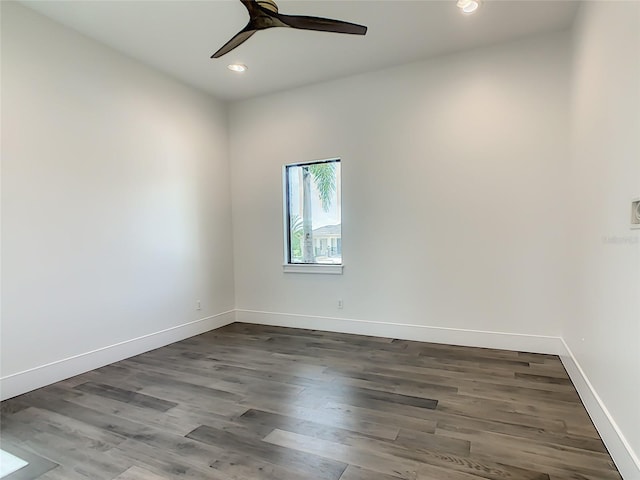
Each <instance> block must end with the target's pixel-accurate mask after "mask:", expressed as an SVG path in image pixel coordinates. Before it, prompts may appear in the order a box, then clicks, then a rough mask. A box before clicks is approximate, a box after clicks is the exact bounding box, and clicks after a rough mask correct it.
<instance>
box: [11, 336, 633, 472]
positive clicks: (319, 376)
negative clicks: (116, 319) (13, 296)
mask: <svg viewBox="0 0 640 480" xmlns="http://www.w3.org/2000/svg"><path fill="white" fill-rule="evenodd" d="M0 420H1V424H0V428H1V430H2V431H1V432H0V433H1V435H2V440H3V443H4V444H7V445H14V446H15V447H16V448H20V449H22V451H24V452H28V454H30V455H33V458H36V459H37V458H40V459H42V462H41V463H40V465H41V466H43V467H46V468H47V469H48V471H46V472H45V471H44V470H43V471H42V472H41V473H38V474H37V475H36V476H35V477H28V478H29V479H30V480H33V478H37V480H88V479H90V480H168V479H181V480H196V479H197V480H201V479H205V478H206V479H208V480H299V479H318V480H339V479H340V480H483V479H484V480H621V477H620V474H619V473H618V471H617V470H616V468H615V465H614V464H613V461H612V460H611V457H610V456H609V454H608V452H607V450H606V448H605V446H604V444H603V442H602V440H601V439H600V437H599V436H598V433H597V431H596V430H595V428H594V426H593V424H592V422H591V420H590V418H589V416H588V414H587V413H586V410H585V409H584V406H583V405H582V403H581V402H580V399H579V397H578V395H577V392H576V391H575V388H574V386H573V384H572V383H571V381H570V379H569V377H568V375H567V373H566V371H565V369H564V367H563V365H562V362H561V361H560V359H559V358H558V357H557V356H554V355H538V354H533V353H527V352H515V351H505V350H496V349H484V348H473V347H457V346H451V345H441V344H433V343H421V342H412V341H409V340H397V339H391V338H376V337H367V336H359V335H346V334H340V333H334V332H323V331H319V330H303V329H291V328H281V327H272V326H264V325H252V324H231V325H228V326H226V327H223V328H220V329H217V330H213V331H211V332H207V333H205V334H202V335H198V336H195V337H192V338H189V339H186V340H183V341H180V342H176V343H174V344H171V345H167V346H166V347H163V348H159V349H156V350H153V351H150V352H147V353H144V354H141V355H137V356H135V357H132V358H129V359H126V360H123V361H121V362H116V363H114V364H111V365H107V366H104V367H101V368H98V369H96V370H93V371H90V372H86V373H84V374H81V375H78V376H76V377H73V378H69V379H67V380H64V381H62V382H59V383H57V384H53V385H50V386H48V387H45V388H42V389H39V390H35V391H33V392H30V393H28V394H25V395H21V396H19V397H16V398H13V399H10V400H7V401H4V402H2V403H1V404H0ZM56 464H57V466H56ZM8 480H13V479H8Z"/></svg>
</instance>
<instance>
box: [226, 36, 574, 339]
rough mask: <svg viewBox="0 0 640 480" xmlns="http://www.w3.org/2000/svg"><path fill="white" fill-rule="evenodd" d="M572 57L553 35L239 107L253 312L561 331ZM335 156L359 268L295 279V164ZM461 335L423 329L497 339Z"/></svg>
mask: <svg viewBox="0 0 640 480" xmlns="http://www.w3.org/2000/svg"><path fill="white" fill-rule="evenodd" d="M569 64H570V38H569V35H568V34H553V35H547V36H545V38H534V39H528V40H524V41H520V42H517V43H512V44H508V45H503V46H498V47H494V48H490V49H481V50H477V51H472V52H468V53H464V54H458V55H454V56H446V57H442V58H438V59H434V60H431V61H426V62H421V63H415V64H411V65H406V66H402V67H398V68H393V69H390V70H384V71H380V72H374V73H371V74H365V75H359V76H354V77H350V78H347V79H343V80H338V81H334V82H330V83H323V84H320V85H315V86H310V87H306V88H300V89H297V90H293V91H287V92H284V93H280V94H275V95H271V96H267V97H261V98H258V99H250V100H247V101H244V102H239V103H234V104H232V106H231V111H230V138H231V141H230V145H231V169H232V198H233V218H234V247H235V256H234V258H235V260H234V262H235V267H236V305H237V307H238V309H240V312H239V316H238V318H239V319H241V320H243V319H244V320H250V321H274V322H276V323H277V322H285V323H286V321H285V320H282V318H283V316H282V315H280V314H283V313H284V314H300V315H303V316H321V317H338V318H344V319H355V320H366V321H374V322H383V323H389V324H391V327H393V326H395V325H397V324H410V325H412V326H415V325H417V326H431V327H443V328H453V329H465V330H480V331H495V332H508V333H513V334H525V335H540V336H559V334H560V331H561V321H562V318H563V316H564V312H565V301H564V297H565V293H566V292H565V290H566V285H565V283H564V280H565V279H564V277H563V276H562V275H559V274H558V270H559V269H558V265H559V264H562V262H563V258H562V254H563V231H562V220H563V217H562V209H560V208H559V207H558V202H559V199H560V198H563V196H562V189H563V187H564V173H565V170H566V157H567V155H568V141H567V135H568V132H569V126H568V112H569V109H568V87H569V70H570V69H569ZM332 156H339V157H341V158H342V160H343V166H342V168H343V180H342V186H343V187H342V188H343V190H342V194H343V197H342V201H343V230H342V233H343V259H344V262H345V269H344V274H343V275H342V276H329V275H304V274H290V273H287V274H284V273H283V271H282V267H281V265H282V262H283V255H282V242H283V233H282V222H283V220H282V194H281V190H282V180H281V166H282V165H283V164H285V163H290V162H299V161H307V160H314V159H322V158H327V157H332ZM339 298H340V299H343V300H344V309H343V310H338V309H337V299H339ZM243 310H252V311H258V312H274V313H276V314H277V315H275V316H273V315H270V316H269V315H264V313H253V312H243ZM276 317H280V320H277V319H276ZM288 318H289V320H288V322H290V323H291V324H298V325H304V326H311V327H315V328H332V327H334V326H335V328H336V329H342V330H344V329H345V328H349V327H348V325H347V324H346V323H344V322H337V323H336V322H335V321H333V320H330V319H327V318H324V319H313V318H311V319H310V318H301V317H288ZM353 325H356V324H352V326H353ZM378 327H380V325H375V324H369V325H360V326H359V327H354V329H355V331H369V332H371V333H372V334H376V333H384V332H385V331H387V332H392V333H393V334H394V335H395V336H402V335H409V336H410V335H412V334H415V332H416V330H415V329H413V330H411V329H410V330H409V333H408V334H405V333H402V331H401V330H400V329H398V328H395V329H394V328H391V329H390V330H389V329H385V328H382V330H380V329H379V328H378ZM411 332H413V333H411ZM443 332H444V333H443ZM458 333H461V332H452V331H441V330H427V331H425V333H424V336H423V337H421V339H423V340H429V339H432V340H443V341H453V342H455V343H465V342H467V341H469V342H470V343H472V344H475V343H477V342H480V343H483V344H486V345H487V346H489V343H490V342H491V341H492V340H489V339H488V337H487V336H482V335H475V336H473V335H472V336H468V335H466V334H470V332H462V333H464V334H465V335H458ZM514 338H515V337H514V336H511V337H510V338H509V339H507V340H506V343H504V344H502V343H500V342H498V344H496V345H491V346H508V345H510V346H511V348H514V344H513V343H509V342H512V341H513V340H514ZM522 338H524V340H522V341H521V342H520V343H518V345H516V346H519V347H520V348H522V349H527V348H533V349H538V350H539V349H540V347H538V346H532V344H530V343H528V342H529V341H530V340H531V339H530V338H528V337H522ZM545 348H546V347H545Z"/></svg>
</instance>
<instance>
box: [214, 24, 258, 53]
mask: <svg viewBox="0 0 640 480" xmlns="http://www.w3.org/2000/svg"><path fill="white" fill-rule="evenodd" d="M247 27H248V26H247ZM247 27H245V29H244V30H241V31H240V32H238V33H237V34H236V35H235V36H234V37H233V38H232V39H231V40H229V41H228V42H227V43H225V44H224V45H223V46H222V48H221V49H220V50H218V51H217V52H216V53H214V54H213V55H211V58H220V57H221V56H223V55H224V54H226V53H229V52H230V51H231V50H233V49H234V48H236V47H238V46H240V45H241V44H243V43H244V42H246V41H247V40H249V37H251V35H253V34H254V33H256V31H257V30H254V29H248V28H247Z"/></svg>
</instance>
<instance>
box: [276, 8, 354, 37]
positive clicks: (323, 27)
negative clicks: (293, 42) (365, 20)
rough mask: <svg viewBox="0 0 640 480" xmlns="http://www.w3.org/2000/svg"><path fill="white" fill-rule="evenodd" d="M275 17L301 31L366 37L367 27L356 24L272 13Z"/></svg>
mask: <svg viewBox="0 0 640 480" xmlns="http://www.w3.org/2000/svg"><path fill="white" fill-rule="evenodd" d="M271 15H272V16H273V17H275V18H277V19H278V20H280V21H281V22H282V23H284V24H286V25H287V26H289V27H291V28H299V29H301V30H318V31H321V32H335V33H349V34H351V35H364V34H366V33H367V27H365V26H364V25H358V24H355V23H349V22H343V21H342V20H332V19H330V18H321V17H307V16H304V15H282V14H280V13H272V14H271Z"/></svg>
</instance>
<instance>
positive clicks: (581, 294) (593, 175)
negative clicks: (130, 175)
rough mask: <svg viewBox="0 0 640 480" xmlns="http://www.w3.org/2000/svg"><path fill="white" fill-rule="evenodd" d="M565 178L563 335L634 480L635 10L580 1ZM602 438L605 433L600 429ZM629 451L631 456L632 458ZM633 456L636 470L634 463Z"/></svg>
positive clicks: (637, 431)
mask: <svg viewBox="0 0 640 480" xmlns="http://www.w3.org/2000/svg"><path fill="white" fill-rule="evenodd" d="M574 33H575V36H574V41H575V50H574V59H573V63H574V76H573V81H572V93H573V95H572V125H573V129H572V156H571V171H570V179H571V182H570V193H571V200H572V203H571V213H570V219H571V222H570V227H571V229H570V231H569V234H570V235H569V238H570V245H571V251H572V257H571V259H572V262H573V265H572V269H573V273H574V276H573V278H572V279H571V283H572V285H573V286H574V288H575V295H576V296H575V298H574V302H573V303H574V304H573V309H572V310H571V312H570V315H569V316H568V317H567V322H566V323H565V325H564V328H563V332H562V335H563V337H564V340H565V342H566V343H567V345H568V347H569V349H570V350H571V351H572V352H573V355H574V357H575V360H576V361H577V364H578V365H579V366H580V367H581V368H582V370H583V373H584V376H585V378H586V380H587V381H588V382H590V383H591V386H592V388H593V390H594V392H596V393H595V397H593V398H590V396H586V397H583V398H585V403H587V407H588V408H589V410H590V413H591V414H592V417H594V420H595V421H596V425H597V426H599V427H600V426H602V425H606V423H604V422H599V420H598V417H600V416H602V412H599V411H598V408H597V407H598V405H596V404H595V403H594V402H593V400H596V399H597V397H598V396H599V398H600V401H601V402H602V403H601V406H606V407H605V408H604V411H605V414H606V411H607V410H608V414H609V415H610V418H611V420H613V422H614V426H615V427H616V428H617V429H618V432H617V433H618V434H619V435H621V436H622V439H623V441H624V439H625V438H626V442H627V448H628V449H629V450H631V452H630V453H631V455H629V456H624V455H622V454H620V455H617V456H616V455H615V453H624V452H623V448H622V447H619V446H618V445H617V443H618V442H617V441H616V442H614V441H613V440H615V435H608V434H607V432H606V431H605V432H603V433H604V435H603V436H604V437H605V441H606V440H607V439H611V441H610V442H608V446H609V448H610V449H611V450H615V451H613V452H612V453H614V457H615V458H616V461H617V462H618V466H619V467H620V470H621V471H622V473H623V474H624V475H625V478H628V479H637V478H640V462H638V456H639V455H640V231H638V230H631V229H630V228H629V223H630V213H631V207H630V203H631V198H632V197H634V196H635V197H637V196H640V55H639V54H638V52H639V49H640V3H638V2H585V3H584V4H583V6H582V7H581V11H580V14H579V16H578V19H577V22H576V25H575V30H574ZM601 432H602V430H601ZM633 451H635V453H633ZM634 455H635V465H634V461H633V458H632V457H633V456H634Z"/></svg>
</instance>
